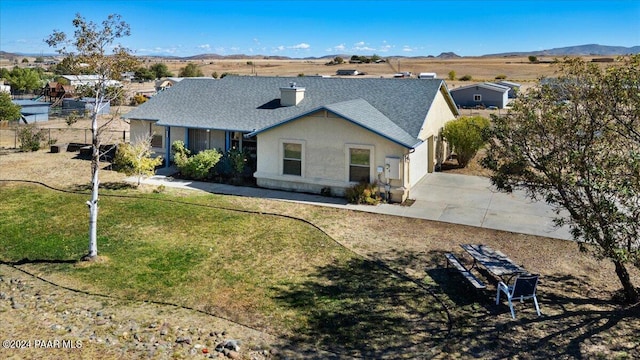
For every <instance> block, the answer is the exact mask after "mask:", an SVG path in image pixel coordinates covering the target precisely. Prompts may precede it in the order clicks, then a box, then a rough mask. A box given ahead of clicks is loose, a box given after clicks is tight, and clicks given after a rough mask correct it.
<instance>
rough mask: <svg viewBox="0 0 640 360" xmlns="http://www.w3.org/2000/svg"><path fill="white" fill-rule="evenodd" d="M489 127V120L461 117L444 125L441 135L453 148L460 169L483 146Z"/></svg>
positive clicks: (477, 117) (479, 117)
mask: <svg viewBox="0 0 640 360" xmlns="http://www.w3.org/2000/svg"><path fill="white" fill-rule="evenodd" d="M489 126H490V123H489V119H487V118H485V117H482V116H473V117H469V116H463V117H461V118H458V119H455V120H451V121H449V122H447V123H446V124H445V126H444V130H443V131H442V135H443V136H444V138H445V139H446V140H447V142H449V144H450V145H451V146H452V147H453V151H454V152H455V153H456V156H457V159H458V164H459V165H460V166H461V167H465V166H467V164H468V163H469V161H471V159H473V157H474V156H475V155H476V153H477V152H478V150H480V148H482V146H484V144H485V143H486V141H487V139H486V131H487V129H488V128H489Z"/></svg>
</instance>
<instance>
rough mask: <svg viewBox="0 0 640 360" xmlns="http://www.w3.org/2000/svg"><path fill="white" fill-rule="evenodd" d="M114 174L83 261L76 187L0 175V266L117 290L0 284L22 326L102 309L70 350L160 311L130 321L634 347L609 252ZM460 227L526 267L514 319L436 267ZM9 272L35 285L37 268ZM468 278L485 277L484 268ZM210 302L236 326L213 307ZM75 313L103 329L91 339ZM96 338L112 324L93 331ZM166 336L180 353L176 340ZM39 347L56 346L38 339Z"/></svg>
mask: <svg viewBox="0 0 640 360" xmlns="http://www.w3.org/2000/svg"><path fill="white" fill-rule="evenodd" d="M105 165H106V164H105ZM0 169H2V171H1V172H0V179H8V178H12V179H25V180H33V179H37V180H39V181H43V182H45V183H47V184H48V185H50V186H54V187H57V188H61V189H67V190H83V189H85V188H86V185H87V182H88V179H89V174H88V172H89V164H88V161H86V160H80V159H74V158H73V154H69V153H60V154H51V153H47V152H45V151H40V152H37V153H8V154H6V155H0ZM122 179H123V176H122V175H121V174H118V173H114V172H112V171H106V170H105V171H103V172H102V181H103V184H104V185H105V189H104V190H103V191H102V194H103V195H102V200H101V203H102V207H101V208H102V209H103V210H102V212H101V217H100V219H99V225H98V226H99V230H98V231H99V244H98V246H99V249H100V251H101V254H102V255H103V257H104V258H103V259H104V261H102V262H98V263H96V264H82V263H77V262H76V261H75V259H77V258H78V257H79V256H80V255H81V254H82V253H83V250H84V248H85V246H86V225H87V224H86V206H85V205H84V201H85V200H86V199H85V198H86V197H87V195H82V194H75V193H62V192H59V191H54V190H50V189H45V188H43V187H41V186H35V187H34V186H32V185H25V184H20V183H15V182H9V183H7V182H0V193H1V194H0V195H1V196H2V199H3V201H2V203H1V205H0V214H1V216H0V219H3V220H1V221H3V222H1V223H0V226H2V228H3V230H4V231H3V233H4V234H5V235H6V234H10V236H4V237H3V238H2V240H0V253H1V254H2V255H1V257H0V260H2V261H3V262H4V263H5V265H2V266H0V277H3V278H5V279H7V278H10V279H14V278H17V277H19V275H18V274H16V272H15V270H14V269H15V268H18V269H22V270H25V271H28V272H32V273H36V274H39V275H40V276H41V277H43V278H45V279H47V280H49V281H52V282H54V283H58V284H63V285H65V286H67V287H69V288H73V289H80V290H83V291H88V292H90V293H100V294H109V295H112V296H114V297H115V298H116V299H128V300H116V299H102V298H99V297H96V296H95V295H93V296H92V295H82V294H74V295H73V296H71V295H68V296H67V295H66V294H67V293H68V291H67V290H64V289H61V288H56V290H55V293H56V294H58V295H57V296H58V297H59V299H60V300H58V301H62V299H64V300H65V302H64V304H65V306H64V307H59V308H58V307H56V308H55V309H51V310H47V307H46V306H42V305H41V306H40V308H41V309H42V310H36V309H37V306H38V305H37V302H35V303H31V302H28V301H27V300H22V301H23V303H26V304H27V305H26V306H27V309H30V308H29V306H35V307H36V309H32V310H30V311H32V312H33V311H35V313H36V314H38V315H37V316H29V315H28V314H29V312H25V311H24V309H13V308H12V307H11V303H10V302H9V300H6V299H5V300H0V306H2V307H1V309H2V311H0V318H1V319H2V322H3V327H4V328H7V329H11V331H12V333H15V334H20V337H22V338H37V337H55V336H56V334H58V336H59V333H57V332H56V331H52V330H51V328H50V325H47V324H51V323H52V321H53V322H54V323H55V320H54V319H59V318H61V316H62V315H60V313H57V311H58V310H60V311H69V312H70V313H71V314H73V313H74V311H75V309H78V311H84V310H82V309H91V311H93V312H95V311H101V312H104V313H108V314H112V313H113V314H117V316H116V317H115V319H111V320H109V321H108V322H107V327H102V328H101V326H97V328H96V325H95V324H94V322H95V321H94V320H93V319H91V321H92V322H91V323H90V324H88V325H87V324H85V325H82V326H81V325H74V328H73V329H72V331H71V332H70V333H69V334H72V335H67V336H74V339H75V338H76V337H77V338H78V339H82V341H83V344H84V346H83V349H82V350H81V351H78V352H77V356H78V358H88V357H91V355H93V354H95V353H96V352H98V353H100V354H104V355H105V357H107V358H117V357H119V356H122V354H124V353H126V354H127V357H137V358H139V357H147V356H148V354H149V353H148V352H147V351H148V350H146V348H143V345H142V344H148V343H149V339H150V336H151V335H150V334H152V335H153V336H154V339H155V341H156V342H160V343H161V344H165V345H166V344H167V343H175V341H176V339H177V338H176V336H178V335H180V334H182V332H180V331H182V330H180V329H173V328H172V330H171V331H170V333H169V334H168V335H164V336H163V335H159V334H158V333H157V331H158V330H153V329H147V330H142V329H144V328H146V327H147V326H151V325H147V324H152V323H158V324H163V323H164V322H166V323H171V324H173V325H174V326H175V324H181V328H184V327H185V326H186V327H187V328H189V326H191V327H195V328H204V329H211V327H213V326H214V325H213V324H215V327H214V329H224V328H228V329H230V330H229V334H230V335H232V336H234V337H236V338H240V339H244V340H245V341H246V342H245V344H246V345H245V346H246V349H247V350H245V351H248V350H249V349H250V350H251V351H252V352H251V353H250V354H249V353H248V352H247V353H243V354H244V355H243V356H245V358H250V357H255V358H259V357H258V356H265V357H271V356H273V357H279V356H278V355H272V354H271V353H270V352H268V353H267V354H268V355H260V354H264V352H262V350H264V349H267V350H273V349H276V350H277V351H275V353H278V350H279V351H280V352H279V354H280V355H282V357H285V356H294V357H309V358H330V357H338V356H340V357H347V356H364V357H367V358H403V357H407V358H409V357H411V358H415V357H425V358H436V359H437V358H442V359H444V358H452V357H453V358H496V357H498V358H520V359H537V358H550V357H558V358H565V359H591V358H618V359H627V358H629V359H631V358H637V357H638V356H640V347H639V344H640V337H639V335H638V334H637V329H638V328H639V327H640V317H638V312H639V311H640V309H638V306H639V305H637V304H636V305H635V306H631V307H628V306H623V305H621V304H620V303H619V302H618V300H617V296H616V290H617V289H618V288H619V284H618V282H617V279H616V277H615V274H614V270H613V267H612V266H611V264H610V263H608V262H599V261H596V260H594V259H592V258H590V257H589V256H587V255H585V254H581V253H579V252H578V251H577V246H576V245H575V244H574V243H572V242H569V241H561V240H554V239H548V238H541V237H535V236H527V235H520V234H512V233H507V232H501V231H494V230H487V229H479V228H472V227H468V226H460V225H453V224H445V223H438V222H432V221H425V220H417V219H405V218H396V217H391V216H384V215H373V214H366V213H358V212H352V211H344V210H339V209H327V208H321V207H316V206H310V205H303V204H292V203H288V202H279V201H272V200H265V199H253V198H241V197H230V196H212V195H208V194H202V193H191V192H178V191H173V190H169V189H167V191H166V192H165V193H164V194H152V193H151V192H152V190H154V189H153V188H141V189H137V190H136V189H132V188H131V187H130V186H128V185H125V184H124V183H122ZM122 196H127V197H122ZM128 196H134V197H136V198H128ZM137 197H142V198H141V199H138V198H137ZM190 204H191V205H190ZM231 209H235V210H231ZM236 210H240V211H236ZM242 211H252V212H254V213H252V214H243V213H242ZM270 214H281V215H286V216H292V217H294V219H292V218H279V217H278V216H274V215H270ZM295 219H303V220H305V221H309V222H310V223H312V224H314V225H315V226H317V227H318V228H314V227H311V226H309V224H308V223H304V222H300V221H299V220H295ZM320 230H322V231H320ZM463 242H475V243H483V244H487V245H490V246H492V247H494V248H497V249H500V250H502V251H503V252H505V253H507V254H509V256H510V257H511V258H512V259H514V260H515V261H516V262H517V263H518V264H521V265H523V266H524V267H525V268H526V269H528V270H529V271H531V272H535V273H540V274H541V276H542V278H541V279H542V280H541V284H540V286H539V298H540V303H541V309H542V312H543V314H544V316H543V317H540V318H538V317H537V316H536V315H535V311H534V310H533V306H532V305H531V303H530V302H525V304H519V303H518V304H517V305H516V314H517V316H518V319H517V320H515V321H513V320H511V317H510V315H509V313H508V307H507V306H506V305H505V304H504V302H503V303H502V304H500V305H498V306H496V305H495V302H494V297H495V293H494V291H495V287H494V285H489V287H488V289H487V291H478V292H475V291H473V290H470V289H468V288H467V287H466V285H465V284H466V283H464V282H463V281H461V280H460V279H459V278H458V277H457V276H456V275H457V274H450V273H448V271H446V270H445V269H444V268H443V265H444V261H443V256H442V255H443V253H444V252H449V251H454V252H457V253H460V252H461V250H460V248H459V246H458V244H460V243H463ZM212 249H213V250H212ZM285 249H286V250H285ZM289 249H290V250H291V251H287V250H289ZM20 276H23V277H24V275H20ZM631 276H632V277H633V281H634V282H635V283H636V284H637V283H638V281H639V280H638V279H640V274H639V273H638V271H636V270H633V269H632V271H631ZM24 278H25V280H24V281H25V282H26V283H27V284H29V286H32V287H33V288H39V286H41V285H38V284H39V280H36V279H29V278H28V277H24ZM483 278H484V279H485V280H486V281H487V282H489V283H490V284H494V281H493V280H492V279H491V278H490V277H488V276H487V275H486V274H483ZM278 279H279V280H278ZM5 283H6V282H5ZM2 291H9V290H2ZM15 291H17V290H15ZM30 296H33V298H34V299H35V298H37V295H36V294H31V295H30ZM40 296H42V295H40ZM25 299H29V298H25ZM57 299H58V298H57ZM133 299H135V300H138V301H137V302H136V301H133ZM96 300H97V301H99V302H98V303H96ZM140 300H151V301H168V302H172V303H177V304H179V305H184V306H188V307H190V308H193V309H197V310H202V311H204V312H206V313H212V314H214V315H218V316H220V315H221V316H222V317H223V319H221V318H218V317H216V316H213V317H211V321H208V320H206V319H203V316H205V315H204V314H201V313H199V314H195V313H193V312H192V313H191V314H190V313H189V311H185V310H184V309H183V310H180V311H179V312H177V311H174V310H171V309H173V308H172V307H170V306H169V307H167V306H164V307H163V306H161V305H153V307H152V308H150V306H149V305H145V303H140ZM31 304H35V305H31ZM87 304H89V305H87ZM38 311H43V312H44V313H40V312H38ZM47 311H49V312H47ZM69 316H71V315H69ZM123 316H124V317H126V318H127V319H129V320H128V321H130V322H135V323H136V324H137V325H138V326H140V327H141V329H138V338H142V339H143V340H142V341H140V340H135V339H134V338H133V335H132V334H133V332H132V331H131V330H129V327H128V326H130V325H126V323H124V324H123V323H122V322H118V321H117V320H118V319H119V318H118V317H123ZM43 319H44V320H43ZM224 319H228V320H232V321H235V322H236V323H240V324H243V325H247V326H249V327H250V329H248V328H245V329H243V328H242V327H241V326H240V327H238V326H237V324H236V325H234V323H233V322H227V323H226V325H225V320H224ZM58 321H59V320H58ZM77 321H80V320H77ZM202 321H204V323H203V322H202ZM190 322H191V323H190ZM194 322H195V323H194ZM6 324H7V325H6ZM74 324H75V323H74ZM82 329H84V330H86V331H85V332H82V331H80V330H82ZM91 331H94V332H95V333H96V334H97V336H98V338H99V339H102V341H103V342H102V343H98V342H96V341H97V340H95V339H94V340H91V338H90V334H91ZM194 331H195V330H194ZM208 331H209V330H207V331H205V332H208ZM212 331H213V330H212ZM125 332H127V333H128V335H123V333H125ZM180 336H182V335H180ZM191 336H192V337H193V339H194V341H196V340H195V339H196V336H194V335H191ZM106 338H110V339H111V340H113V339H117V340H118V341H117V342H116V343H115V344H114V342H113V341H111V344H110V345H108V344H106V343H105V342H104V341H105V339H106ZM207 341H208V343H207ZM195 343H198V344H199V343H204V344H205V345H206V346H211V344H212V340H211V339H210V338H209V337H206V336H205V337H202V340H198V341H196V342H195ZM195 343H194V344H195ZM192 346H193V345H191V347H192ZM156 348H157V347H156ZM165 350H166V349H165ZM171 351H173V352H174V354H179V353H183V351H184V352H185V353H189V351H190V347H189V346H187V347H183V346H178V345H176V346H175V347H174V348H173V349H172V350H171ZM327 351H328V352H327ZM0 352H4V353H5V354H8V355H9V356H15V353H7V352H5V351H3V350H0ZM170 353H171V352H166V351H165V352H163V351H158V350H156V352H155V353H154V354H155V356H156V357H157V358H167V357H170ZM332 353H333V354H332ZM29 354H36V353H29ZM74 354H75V353H74ZM293 354H295V355H293ZM305 354H306V355H305ZM336 354H339V355H336ZM34 356H35V355H34ZM47 356H54V357H55V354H53V355H47V354H45V353H38V357H39V358H46V357H47Z"/></svg>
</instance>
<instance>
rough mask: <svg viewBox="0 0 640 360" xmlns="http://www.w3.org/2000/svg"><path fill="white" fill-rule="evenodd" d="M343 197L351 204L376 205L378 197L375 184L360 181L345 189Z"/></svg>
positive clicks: (378, 200)
mask: <svg viewBox="0 0 640 360" xmlns="http://www.w3.org/2000/svg"><path fill="white" fill-rule="evenodd" d="M345 197H346V198H347V201H348V202H349V203H351V204H366V205H377V204H379V203H380V197H379V196H378V194H377V185H376V184H375V183H373V184H370V183H367V182H361V183H358V184H356V185H353V186H352V187H350V188H348V189H347V190H346V191H345Z"/></svg>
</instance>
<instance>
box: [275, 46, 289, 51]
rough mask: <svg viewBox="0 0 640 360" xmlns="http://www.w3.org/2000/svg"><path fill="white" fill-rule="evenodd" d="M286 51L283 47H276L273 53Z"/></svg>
mask: <svg viewBox="0 0 640 360" xmlns="http://www.w3.org/2000/svg"><path fill="white" fill-rule="evenodd" d="M284 49H286V48H285V47H284V46H283V45H280V46H276V47H275V48H273V52H278V51H283V50H284Z"/></svg>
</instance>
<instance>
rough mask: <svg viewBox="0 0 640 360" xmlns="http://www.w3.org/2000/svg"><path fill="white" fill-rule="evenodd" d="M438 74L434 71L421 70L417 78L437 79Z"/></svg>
mask: <svg viewBox="0 0 640 360" xmlns="http://www.w3.org/2000/svg"><path fill="white" fill-rule="evenodd" d="M437 78H438V74H436V73H434V72H422V73H420V74H419V75H418V79H437Z"/></svg>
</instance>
